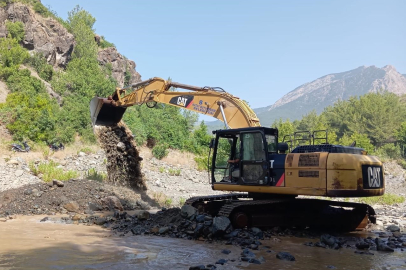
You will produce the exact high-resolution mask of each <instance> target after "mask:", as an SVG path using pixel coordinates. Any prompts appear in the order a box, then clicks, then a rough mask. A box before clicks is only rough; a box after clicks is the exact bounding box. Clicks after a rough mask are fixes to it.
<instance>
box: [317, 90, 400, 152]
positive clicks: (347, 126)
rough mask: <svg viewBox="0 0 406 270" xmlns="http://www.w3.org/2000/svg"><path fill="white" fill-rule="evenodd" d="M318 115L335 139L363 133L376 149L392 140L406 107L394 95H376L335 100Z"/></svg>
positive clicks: (380, 93)
mask: <svg viewBox="0 0 406 270" xmlns="http://www.w3.org/2000/svg"><path fill="white" fill-rule="evenodd" d="M322 115H324V116H325V117H326V119H327V123H328V125H329V126H331V127H332V128H333V129H334V130H335V131H336V133H337V136H338V137H342V136H343V135H344V134H345V133H348V134H353V133H359V134H365V135H366V136H368V137H369V138H370V139H371V142H372V144H373V145H374V146H376V147H380V146H382V145H383V144H385V143H389V142H393V141H394V140H395V133H394V130H395V129H396V128H398V126H399V124H400V123H402V122H403V121H404V120H405V119H406V118H405V117H406V107H405V106H404V103H402V102H401V101H400V98H399V97H398V96H396V95H395V94H392V93H389V92H379V93H369V94H366V95H364V96H361V97H359V98H357V97H352V98H350V99H349V100H348V101H339V102H337V103H335V104H334V106H330V107H328V108H326V109H325V110H324V111H323V113H322Z"/></svg>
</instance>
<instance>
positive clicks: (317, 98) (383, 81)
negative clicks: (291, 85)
mask: <svg viewBox="0 0 406 270" xmlns="http://www.w3.org/2000/svg"><path fill="white" fill-rule="evenodd" d="M379 90H387V91H389V92H392V93H395V94H397V95H402V94H406V77H405V76H404V75H402V74H400V73H399V72H397V71H396V69H395V68H394V67H393V66H391V65H387V66H385V67H383V68H378V67H375V66H361V67H359V68H357V69H354V70H350V71H346V72H342V73H335V74H329V75H326V76H323V77H321V78H318V79H317V80H314V81H312V82H309V83H305V84H303V85H301V86H299V87H297V88H296V89H294V90H292V91H291V92H289V93H287V94H286V95H285V96H283V97H282V98H281V99H279V100H278V101H276V102H275V103H274V104H273V105H271V106H268V107H265V108H259V109H255V110H254V111H255V112H256V113H257V115H258V117H259V119H260V121H261V124H262V125H264V126H269V125H271V124H272V123H273V122H274V120H276V119H279V118H282V119H287V118H289V119H290V120H296V119H301V118H302V116H303V115H305V114H306V113H308V112H310V111H312V110H316V111H317V112H318V113H320V112H322V111H323V109H324V108H325V107H327V106H330V105H332V104H334V102H336V101H337V100H347V99H348V98H350V97H351V96H360V95H364V94H366V93H369V92H377V91H379Z"/></svg>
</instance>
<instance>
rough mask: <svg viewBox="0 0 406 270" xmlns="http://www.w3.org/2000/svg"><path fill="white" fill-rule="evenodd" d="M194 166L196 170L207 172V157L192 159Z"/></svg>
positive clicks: (200, 156) (201, 156)
mask: <svg viewBox="0 0 406 270" xmlns="http://www.w3.org/2000/svg"><path fill="white" fill-rule="evenodd" d="M194 160H195V162H196V165H197V170H199V171H207V170H208V168H209V167H208V166H207V165H208V164H207V156H203V155H199V156H196V157H195V158H194Z"/></svg>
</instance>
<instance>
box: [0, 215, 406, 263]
mask: <svg viewBox="0 0 406 270" xmlns="http://www.w3.org/2000/svg"><path fill="white" fill-rule="evenodd" d="M43 217H44V216H38V215H37V216H17V217H16V218H15V219H13V220H8V221H7V222H2V223H0V269H189V267H190V266H197V265H209V264H212V265H215V266H216V269H259V270H261V269H406V262H405V260H406V256H405V253H402V252H401V251H395V252H393V253H384V252H378V251H375V252H373V253H374V255H364V254H357V253H354V250H352V249H339V250H334V249H324V248H317V247H309V246H305V245H304V243H306V242H309V241H315V240H314V239H311V238H306V237H304V238H301V237H290V236H278V237H272V238H271V239H268V240H263V241H262V245H261V247H260V248H259V249H258V250H253V251H252V252H253V253H255V255H256V258H261V257H262V258H263V259H262V260H263V263H262V264H261V265H257V264H249V263H247V262H242V261H240V257H241V252H242V249H241V248H240V247H237V246H233V245H231V246H230V245H221V244H218V243H211V244H208V243H205V242H203V241H188V240H182V239H173V238H167V237H154V236H136V235H128V236H125V237H119V236H117V235H114V234H112V233H111V231H110V230H107V229H104V228H101V227H99V226H83V225H74V224H70V225H69V224H63V223H55V222H51V221H47V222H40V220H41V219H42V218H43ZM354 236H356V237H358V236H359V235H354ZM225 249H227V250H229V251H230V253H229V254H224V253H222V251H223V250H225ZM281 251H287V252H289V253H290V254H292V255H293V256H294V257H295V261H282V260H279V259H277V258H276V254H277V253H279V252H281ZM220 259H223V260H226V261H227V262H226V263H225V264H224V265H220V264H215V263H216V262H217V261H219V260H220Z"/></svg>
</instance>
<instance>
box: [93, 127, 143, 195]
mask: <svg viewBox="0 0 406 270" xmlns="http://www.w3.org/2000/svg"><path fill="white" fill-rule="evenodd" d="M94 129H95V134H96V137H97V138H98V140H99V143H100V145H101V147H102V148H103V150H104V151H105V153H106V159H107V164H106V167H107V174H108V180H107V181H108V182H110V183H111V184H113V185H117V186H128V187H131V188H133V189H138V190H146V189H147V186H146V184H145V180H144V177H143V175H142V173H141V160H142V158H141V157H140V156H139V153H138V150H137V148H136V145H135V141H134V139H133V136H132V133H131V131H130V130H129V128H127V126H126V125H125V124H124V123H123V122H120V123H118V124H117V125H115V126H95V128H94Z"/></svg>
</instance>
